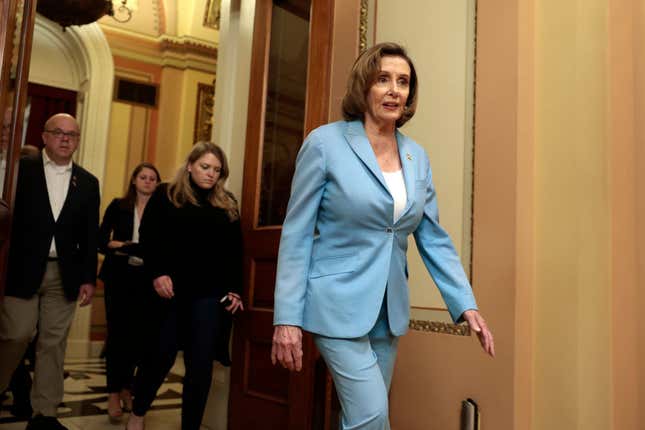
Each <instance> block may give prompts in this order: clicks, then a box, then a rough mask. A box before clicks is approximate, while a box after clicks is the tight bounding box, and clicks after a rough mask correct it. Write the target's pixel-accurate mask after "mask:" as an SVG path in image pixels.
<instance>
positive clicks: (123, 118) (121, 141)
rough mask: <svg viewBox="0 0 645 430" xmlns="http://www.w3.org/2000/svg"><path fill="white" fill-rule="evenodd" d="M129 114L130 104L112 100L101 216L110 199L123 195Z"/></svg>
mask: <svg viewBox="0 0 645 430" xmlns="http://www.w3.org/2000/svg"><path fill="white" fill-rule="evenodd" d="M131 114H132V105H129V104H126V103H121V102H112V112H111V115H110V120H111V121H110V136H109V141H108V153H107V157H106V159H105V170H106V172H108V174H107V175H106V177H105V182H104V184H103V194H102V195H101V216H103V214H104V213H105V209H106V208H107V206H108V205H109V204H110V202H111V201H112V199H114V198H116V197H121V196H123V193H124V191H125V177H126V175H127V174H128V172H127V171H126V170H127V164H128V163H127V161H128V146H129V144H130V139H129V137H130V126H131V121H130V116H131Z"/></svg>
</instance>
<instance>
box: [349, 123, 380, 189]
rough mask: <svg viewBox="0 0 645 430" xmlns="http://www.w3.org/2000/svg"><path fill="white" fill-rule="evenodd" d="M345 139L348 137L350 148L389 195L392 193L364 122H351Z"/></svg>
mask: <svg viewBox="0 0 645 430" xmlns="http://www.w3.org/2000/svg"><path fill="white" fill-rule="evenodd" d="M345 139H347V142H348V143H349V146H350V148H352V151H354V153H355V154H356V155H357V156H358V158H360V160H361V161H362V162H363V164H365V166H366V167H367V169H368V170H369V171H370V173H372V175H374V177H375V178H376V179H377V180H378V181H379V183H380V184H381V185H382V186H383V188H384V189H385V191H386V192H387V193H388V195H390V190H389V189H388V187H387V185H386V184H385V178H384V177H383V172H381V168H380V167H379V165H378V161H376V155H374V151H373V150H372V146H371V145H370V142H369V140H368V139H367V135H366V134H365V129H364V128H363V124H362V123H361V122H360V121H352V122H349V123H348V124H347V129H346V131H345ZM390 197H391V196H390Z"/></svg>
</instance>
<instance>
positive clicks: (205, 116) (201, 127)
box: [193, 82, 215, 143]
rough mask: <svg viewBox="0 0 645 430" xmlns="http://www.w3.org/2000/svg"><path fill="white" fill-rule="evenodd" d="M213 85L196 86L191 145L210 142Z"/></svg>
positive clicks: (199, 84) (213, 95)
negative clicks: (203, 141)
mask: <svg viewBox="0 0 645 430" xmlns="http://www.w3.org/2000/svg"><path fill="white" fill-rule="evenodd" d="M214 97H215V85H214V82H213V85H208V84H203V83H201V82H199V83H198V84H197V108H196V109H195V130H194V132H193V143H194V142H199V141H200V140H205V141H207V142H210V140H211V133H212V131H213V108H214V107H215V100H214Z"/></svg>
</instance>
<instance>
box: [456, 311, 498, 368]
mask: <svg viewBox="0 0 645 430" xmlns="http://www.w3.org/2000/svg"><path fill="white" fill-rule="evenodd" d="M463 317H464V319H465V320H466V322H468V325H469V326H470V328H471V329H472V330H474V331H475V333H477V337H478V338H479V343H481V345H482V348H484V351H486V353H487V354H489V355H490V356H491V357H495V342H494V341H493V333H491V331H490V330H489V329H488V326H487V325H486V321H484V318H483V317H482V316H481V315H480V314H479V312H478V311H476V310H474V309H470V310H467V311H466V312H464V314H463Z"/></svg>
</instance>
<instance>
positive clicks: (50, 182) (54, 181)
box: [42, 149, 72, 257]
mask: <svg viewBox="0 0 645 430" xmlns="http://www.w3.org/2000/svg"><path fill="white" fill-rule="evenodd" d="M42 154H43V165H44V168H45V181H46V182H47V194H48V195H49V205H50V206H51V209H52V214H53V215H54V221H57V220H58V216H59V215H60V212H61V210H62V209H63V204H64V203H65V199H66V198H67V191H68V190H69V183H70V180H71V178H72V162H71V161H70V162H69V163H68V164H66V165H64V166H59V165H58V164H56V163H54V162H53V161H52V160H51V159H50V158H49V157H48V156H47V151H46V150H44V149H43V151H42ZM49 256H50V257H58V254H57V252H56V238H55V237H52V243H51V245H50V247H49Z"/></svg>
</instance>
